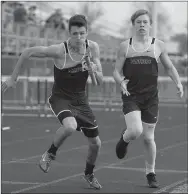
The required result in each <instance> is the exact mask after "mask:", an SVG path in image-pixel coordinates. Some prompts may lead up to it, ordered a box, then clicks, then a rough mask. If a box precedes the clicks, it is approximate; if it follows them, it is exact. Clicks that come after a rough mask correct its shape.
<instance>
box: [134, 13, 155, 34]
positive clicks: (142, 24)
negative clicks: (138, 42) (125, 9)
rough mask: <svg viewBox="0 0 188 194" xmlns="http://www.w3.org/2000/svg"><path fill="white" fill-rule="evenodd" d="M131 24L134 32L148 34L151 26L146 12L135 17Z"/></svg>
mask: <svg viewBox="0 0 188 194" xmlns="http://www.w3.org/2000/svg"><path fill="white" fill-rule="evenodd" d="M133 26H134V30H135V32H136V34H138V35H148V34H149V31H150V28H151V24H150V18H149V16H148V15H147V14H145V15H140V16H139V17H137V18H136V19H135V21H134V24H133Z"/></svg>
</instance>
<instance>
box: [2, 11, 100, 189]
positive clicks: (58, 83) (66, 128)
mask: <svg viewBox="0 0 188 194" xmlns="http://www.w3.org/2000/svg"><path fill="white" fill-rule="evenodd" d="M69 34H70V38H69V39H68V40H67V41H64V42H63V43H61V44H57V45H52V46H49V47H43V46H41V47H32V48H27V49H25V51H24V52H23V53H22V55H21V57H20V58H19V60H18V62H17V65H16V67H15V70H14V72H13V74H12V76H11V77H10V78H9V79H8V80H7V81H5V82H4V83H3V84H2V90H3V91H5V90H6V89H7V88H9V87H12V86H13V85H14V84H15V83H16V80H17V77H18V72H19V69H20V68H21V65H22V64H23V62H24V59H28V58H29V57H31V56H35V57H51V58H53V60H54V85H53V88H52V93H51V96H50V98H49V103H50V107H51V109H52V111H53V112H54V114H55V116H56V117H57V118H58V120H59V121H60V123H61V124H62V126H61V127H60V128H59V129H58V130H57V132H56V134H55V137H54V140H53V143H52V145H51V146H50V148H49V149H48V150H47V151H46V152H45V153H44V154H43V155H42V158H41V160H40V162H39V166H40V168H41V169H42V170H43V171H44V172H48V171H49V168H50V164H51V161H52V160H54V159H55V157H56V152H57V150H58V148H59V147H60V146H61V145H62V144H63V143H64V141H65V139H66V138H67V137H68V136H70V135H71V134H72V133H73V132H74V131H76V130H77V131H82V132H83V133H84V135H85V136H86V137H87V138H88V142H89V151H88V156H87V160H86V168H85V171H84V175H83V178H84V180H86V181H87V182H88V183H89V185H90V186H91V187H93V188H95V189H100V188H102V187H101V185H100V184H99V182H98V181H97V179H96V178H95V176H94V173H93V169H94V167H95V162H96V159H97V156H98V153H99V150H100V147H101V141H100V138H99V132H98V125H97V122H96V119H95V116H94V114H93V112H92V110H91V108H90V106H89V103H88V99H87V95H86V83H87V80H88V76H89V75H90V74H91V73H94V74H95V76H96V79H97V81H98V83H99V84H102V80H103V73H102V67H101V64H100V54H99V46H98V44H97V43H96V42H93V41H91V40H87V39H86V38H87V35H88V31H87V21H86V18H85V16H83V15H75V16H73V17H71V18H70V20H69ZM86 56H89V57H90V58H91V61H92V62H91V64H90V65H91V66H88V65H87V64H86V61H85V57H86Z"/></svg>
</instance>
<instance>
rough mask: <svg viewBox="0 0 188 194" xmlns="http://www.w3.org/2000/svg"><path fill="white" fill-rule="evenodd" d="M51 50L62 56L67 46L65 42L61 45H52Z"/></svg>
mask: <svg viewBox="0 0 188 194" xmlns="http://www.w3.org/2000/svg"><path fill="white" fill-rule="evenodd" d="M51 49H52V50H53V51H54V52H55V53H57V54H58V55H62V53H65V45H64V42H62V43H59V44H54V45H51Z"/></svg>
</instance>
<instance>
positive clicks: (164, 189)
mask: <svg viewBox="0 0 188 194" xmlns="http://www.w3.org/2000/svg"><path fill="white" fill-rule="evenodd" d="M187 180H188V179H187V178H185V179H183V180H181V181H177V182H175V183H172V184H171V185H167V186H166V187H163V188H162V189H159V190H158V191H155V192H153V193H163V192H165V191H167V190H168V189H171V188H173V187H176V186H177V185H180V184H182V183H185V182H187Z"/></svg>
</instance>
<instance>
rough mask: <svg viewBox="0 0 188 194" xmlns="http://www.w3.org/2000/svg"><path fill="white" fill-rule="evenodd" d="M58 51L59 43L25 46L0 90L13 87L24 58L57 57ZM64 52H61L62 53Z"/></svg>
mask: <svg viewBox="0 0 188 194" xmlns="http://www.w3.org/2000/svg"><path fill="white" fill-rule="evenodd" d="M58 52H60V51H59V45H52V46H49V47H44V46H36V47H30V48H26V49H25V50H24V51H23V53H22V54H21V56H20V57H19V59H18V61H17V63H16V66H15V68H14V71H13V73H12V75H11V76H10V78H8V79H7V80H6V81H5V82H4V83H3V84H2V91H3V92H4V91H6V90H7V89H8V88H10V87H13V86H14V85H15V84H16V81H17V78H18V74H19V71H20V69H21V67H22V64H23V63H24V61H25V60H26V59H29V58H30V57H32V56H34V57H58ZM63 53H64V52H62V54H63Z"/></svg>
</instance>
